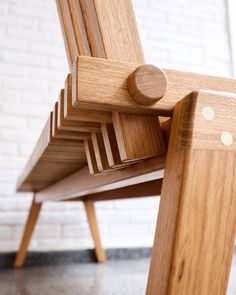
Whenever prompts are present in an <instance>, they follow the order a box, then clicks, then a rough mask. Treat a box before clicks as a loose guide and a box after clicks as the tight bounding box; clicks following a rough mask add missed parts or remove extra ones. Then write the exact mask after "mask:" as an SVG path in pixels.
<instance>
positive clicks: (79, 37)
mask: <svg viewBox="0 0 236 295" xmlns="http://www.w3.org/2000/svg"><path fill="white" fill-rule="evenodd" d="M67 2H68V6H69V10H70V14H71V20H72V24H73V29H74V34H75V40H76V45H77V48H78V52H79V55H87V56H91V50H90V46H89V42H88V39H87V32H86V27H85V24H84V19H83V15H82V11H81V7H80V2H79V0H68V1H67ZM65 43H66V42H65ZM65 45H66V44H65Z"/></svg>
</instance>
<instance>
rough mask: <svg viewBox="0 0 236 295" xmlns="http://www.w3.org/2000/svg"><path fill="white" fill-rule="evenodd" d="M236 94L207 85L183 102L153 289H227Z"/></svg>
mask: <svg viewBox="0 0 236 295" xmlns="http://www.w3.org/2000/svg"><path fill="white" fill-rule="evenodd" d="M235 98H236V96H235V95H233V97H232V96H227V95H226V94H225V95H224V94H223V93H214V94H213V93H207V92H199V93H193V95H191V96H188V97H186V98H185V99H183V100H182V101H180V102H179V103H178V104H177V105H176V107H175V110H174V117H173V123H172V130H171V136H170V142H169V150H168V154H167V163H166V167H165V175H164V181H163V186H162V192H161V203H160V208H159V215H158V221H157V228H156V234H155V241H154V246H153V251H152V259H151V266H150V271H149V280H148V286H147V293H146V294H148V295H149V294H163V295H165V294H168V295H169V294H174V295H178V294H181V295H183V294H186V295H188V294H193V295H195V294H196V295H198V294H202V295H208V294H216V295H222V294H226V289H227V282H228V276H229V271H230V266H231V259H232V256H233V249H234V239H235V229H236V213H235V212H236V198H235V196H236V191H235V188H236V178H235V173H236V152H235V145H234V143H232V144H231V145H230V146H225V147H224V148H221V145H222V143H221V141H220V132H222V130H225V129H226V130H230V132H232V134H233V138H234V141H235V131H236V130H235V124H231V119H233V118H232V117H230V116H228V111H229V112H230V114H232V112H233V113H235V111H236V103H235ZM205 106H212V107H213V108H214V110H215V112H216V115H215V117H214V118H213V119H212V120H207V119H206V118H204V115H203V113H202V112H201V111H200V110H202V109H203V108H204V107H205ZM231 109H232V110H231ZM226 123H227V124H226ZM203 127H204V128H203ZM214 127H215V128H214ZM212 130H214V132H213V134H211V132H212ZM200 134H201V135H200ZM208 135H209V139H210V140H209V142H208V141H205V137H206V136H208ZM212 138H214V140H211V139H212ZM170 184H171V185H170Z"/></svg>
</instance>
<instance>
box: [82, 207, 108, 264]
mask: <svg viewBox="0 0 236 295" xmlns="http://www.w3.org/2000/svg"><path fill="white" fill-rule="evenodd" d="M84 207H85V211H86V214H87V218H88V223H89V227H90V231H91V235H92V238H93V242H94V246H95V253H96V257H97V261H98V262H100V263H102V262H105V261H106V254H105V251H104V249H103V248H102V244H101V240H100V235H99V229H98V223H97V218H96V212H95V206H94V202H89V201H85V202H84Z"/></svg>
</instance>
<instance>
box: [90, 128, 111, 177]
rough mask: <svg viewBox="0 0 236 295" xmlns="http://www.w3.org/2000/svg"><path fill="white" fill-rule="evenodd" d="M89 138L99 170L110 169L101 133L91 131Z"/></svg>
mask: <svg viewBox="0 0 236 295" xmlns="http://www.w3.org/2000/svg"><path fill="white" fill-rule="evenodd" d="M91 138H92V144H93V149H94V153H95V158H96V162H97V167H98V170H99V172H103V171H108V170H110V166H109V163H108V159H107V154H106V149H105V145H104V141H103V137H102V134H101V133H92V134H91Z"/></svg>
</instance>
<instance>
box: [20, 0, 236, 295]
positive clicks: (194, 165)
mask: <svg viewBox="0 0 236 295" xmlns="http://www.w3.org/2000/svg"><path fill="white" fill-rule="evenodd" d="M57 6H58V11H59V15H60V21H61V26H62V30H63V35H64V40H65V45H66V49H67V56H68V61H69V65H70V69H71V73H69V74H68V76H67V78H66V81H65V86H64V89H62V90H61V91H60V94H59V100H58V102H57V103H56V104H55V107H54V110H53V112H52V113H51V114H50V116H49V119H48V121H47V123H46V125H45V127H44V129H43V131H42V134H41V136H40V138H39V141H38V143H37V145H36V147H35V149H34V151H33V153H32V155H31V157H30V159H29V161H28V163H27V165H26V167H25V169H24V171H23V173H22V175H21V177H20V178H19V182H18V191H33V192H34V198H33V202H32V206H31V209H30V213H29V217H28V220H27V223H26V226H25V232H24V235H23V238H22V242H21V246H20V249H19V251H18V254H17V257H16V261H15V267H21V266H22V265H23V264H24V261H25V257H26V252H27V247H28V244H29V241H30V238H31V235H32V232H33V229H34V226H35V224H36V222H37V218H38V215H39V213H40V210H41V207H42V204H43V203H44V202H46V201H82V202H84V205H85V209H86V213H87V217H88V222H89V225H90V230H91V234H92V237H93V240H94V245H95V251H96V256H97V260H98V261H99V262H103V261H105V253H104V250H103V248H102V246H101V241H100V237H99V232H98V226H97V221H96V214H95V209H94V203H95V202H98V201H101V200H102V201H104V200H113V199H121V198H138V197H144V196H154V195H161V202H160V209H159V214H158V221H157V227H156V234H155V241H154V245H153V250H152V257H151V265H150V271H149V278H148V284H147V294H148V295H149V294H161V295H163V294H168V295H169V294H174V295H177V294H181V295H183V294H184V295H189V294H191V295H192V294H197V295H199V294H214V295H215V294H219V295H222V294H225V293H226V289H227V282H228V276H229V270H230V265H231V259H232V255H233V249H234V238H235V229H236V191H235V190H236V177H235V173H236V171H235V167H236V153H235V151H234V148H236V127H235V126H236V116H235V113H236V94H234V93H235V92H236V81H235V80H234V79H227V78H219V77H212V76H206V75H198V74H194V73H185V72H180V71H174V70H168V69H160V68H157V67H155V66H152V65H145V62H144V58H143V52H142V48H141V45H140V41H139V36H138V32H137V28H136V24H135V19H134V14H133V10H132V5H131V2H130V0H113V1H110V0H68V1H66V0H57ZM164 168H165V172H164V177H163V169H164Z"/></svg>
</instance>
